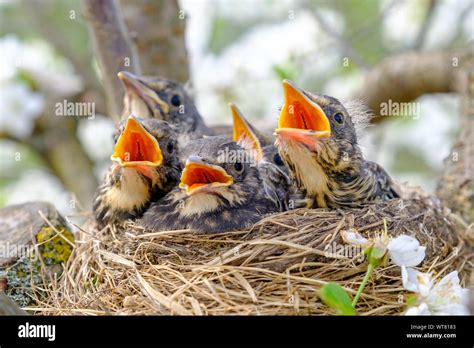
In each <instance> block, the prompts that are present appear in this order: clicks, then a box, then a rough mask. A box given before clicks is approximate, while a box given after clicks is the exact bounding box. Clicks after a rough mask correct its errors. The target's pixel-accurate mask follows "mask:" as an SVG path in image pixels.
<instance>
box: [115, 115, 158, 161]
mask: <svg viewBox="0 0 474 348" xmlns="http://www.w3.org/2000/svg"><path fill="white" fill-rule="evenodd" d="M110 159H111V160H112V161H115V162H118V163H119V164H120V165H121V166H122V167H142V166H147V167H158V166H160V165H161V163H162V162H163V155H162V153H161V150H160V145H159V144H158V141H157V140H156V139H155V137H153V135H151V134H150V133H149V132H148V131H147V130H146V129H145V128H143V126H142V125H141V124H140V122H138V121H137V119H135V117H133V116H130V117H129V118H128V119H127V124H126V125H125V129H124V130H123V132H122V134H121V135H120V137H119V138H118V140H117V143H116V144H115V149H114V153H113V155H112V156H111V157H110Z"/></svg>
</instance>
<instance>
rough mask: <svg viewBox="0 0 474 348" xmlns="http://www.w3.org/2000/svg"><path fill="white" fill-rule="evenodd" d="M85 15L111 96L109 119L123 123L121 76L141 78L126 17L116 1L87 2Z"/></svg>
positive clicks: (84, 0)
mask: <svg viewBox="0 0 474 348" xmlns="http://www.w3.org/2000/svg"><path fill="white" fill-rule="evenodd" d="M82 5H83V12H84V17H85V18H86V20H87V22H88V24H89V29H90V36H91V40H92V43H93V46H94V52H95V54H96V57H97V60H98V63H99V66H100V71H101V78H102V82H103V84H104V88H105V92H106V96H107V110H108V113H109V116H110V117H112V119H114V120H115V121H116V122H118V121H120V115H121V111H122V100H123V88H122V86H121V83H120V80H119V79H118V78H117V73H118V72H119V71H121V70H127V71H131V72H134V73H137V74H140V73H141V71H140V62H139V60H138V56H137V53H136V49H135V47H134V45H133V43H132V42H131V40H130V38H129V36H128V32H127V28H126V26H125V23H124V20H123V17H122V14H121V13H120V11H119V9H118V5H117V2H116V1H114V0H83V2H82Z"/></svg>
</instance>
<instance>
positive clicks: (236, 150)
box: [138, 136, 289, 233]
mask: <svg viewBox="0 0 474 348" xmlns="http://www.w3.org/2000/svg"><path fill="white" fill-rule="evenodd" d="M253 140H254V141H255V139H253ZM251 141H252V139H246V143H247V148H245V147H242V146H240V145H239V144H237V143H236V142H235V141H232V140H231V139H229V137H227V136H214V137H207V138H203V139H198V140H195V141H194V142H193V143H192V144H190V145H189V146H187V147H186V148H184V149H183V151H182V156H183V157H184V158H186V163H185V167H184V169H183V172H182V174H181V179H180V183H179V186H178V187H176V188H175V189H173V190H172V191H171V192H170V193H169V194H168V195H166V196H165V197H164V198H163V199H161V200H160V201H158V202H157V203H155V204H153V205H152V206H151V207H150V208H149V209H148V210H147V211H146V212H145V214H144V215H143V217H142V218H141V219H140V220H139V222H138V223H139V225H141V226H143V227H145V228H146V229H147V230H152V231H164V230H181V229H190V230H193V231H196V232H201V233H217V232H223V231H231V230H236V229H241V228H245V227H247V226H249V225H252V224H254V223H256V222H257V221H259V220H260V219H261V218H262V217H264V216H265V215H267V214H270V213H275V212H279V211H282V210H283V209H284V202H283V200H284V198H283V197H284V196H285V193H284V191H283V192H282V190H284V187H286V186H287V185H289V183H288V177H287V176H286V175H282V176H281V177H280V178H279V179H280V181H281V182H276V181H278V180H276V179H275V178H273V179H272V180H269V179H268V178H266V173H267V171H268V169H267V167H268V166H273V167H275V166H274V165H273V164H271V163H263V162H262V161H261V160H262V158H263V150H262V148H261V146H260V144H259V142H255V143H254V144H251V145H249V143H251ZM248 148H252V149H253V151H248ZM273 169H275V168H273ZM275 173H281V171H278V170H276V169H275Z"/></svg>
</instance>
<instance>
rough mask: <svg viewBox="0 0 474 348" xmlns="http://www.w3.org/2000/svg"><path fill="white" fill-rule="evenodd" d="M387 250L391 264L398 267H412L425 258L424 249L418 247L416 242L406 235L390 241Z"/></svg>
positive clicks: (418, 244)
mask: <svg viewBox="0 0 474 348" xmlns="http://www.w3.org/2000/svg"><path fill="white" fill-rule="evenodd" d="M387 248H388V250H389V253H390V258H391V259H392V262H393V263H395V264H396V265H398V266H406V267H414V266H417V265H419V264H420V263H421V262H422V261H423V260H424V258H425V251H426V248H425V247H422V246H420V243H419V242H418V240H416V239H415V238H413V237H410V236H407V235H401V236H398V237H397V238H395V239H393V240H391V241H390V242H389V243H388V245H387Z"/></svg>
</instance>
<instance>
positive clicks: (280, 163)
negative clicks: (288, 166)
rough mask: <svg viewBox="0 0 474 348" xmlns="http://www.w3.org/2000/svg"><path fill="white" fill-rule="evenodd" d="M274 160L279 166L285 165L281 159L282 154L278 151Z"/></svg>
mask: <svg viewBox="0 0 474 348" xmlns="http://www.w3.org/2000/svg"><path fill="white" fill-rule="evenodd" d="M273 162H275V164H276V165H277V166H282V165H283V160H282V159H281V156H280V154H279V153H276V154H275V156H273Z"/></svg>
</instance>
